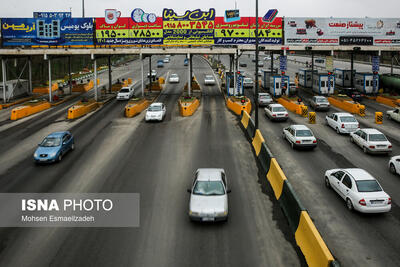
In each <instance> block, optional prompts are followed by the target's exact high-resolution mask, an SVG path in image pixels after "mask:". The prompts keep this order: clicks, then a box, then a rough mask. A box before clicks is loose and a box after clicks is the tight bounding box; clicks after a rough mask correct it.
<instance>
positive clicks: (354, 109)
mask: <svg viewBox="0 0 400 267" xmlns="http://www.w3.org/2000/svg"><path fill="white" fill-rule="evenodd" d="M328 101H329V103H330V104H331V105H333V106H335V107H338V108H340V109H343V110H345V111H347V112H350V113H353V114H358V115H360V116H365V106H364V105H360V104H358V103H357V104H354V103H352V102H353V101H352V100H342V99H338V98H336V97H328Z"/></svg>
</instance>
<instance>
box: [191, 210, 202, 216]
mask: <svg viewBox="0 0 400 267" xmlns="http://www.w3.org/2000/svg"><path fill="white" fill-rule="evenodd" d="M189 215H193V216H199V215H200V213H198V212H195V211H189Z"/></svg>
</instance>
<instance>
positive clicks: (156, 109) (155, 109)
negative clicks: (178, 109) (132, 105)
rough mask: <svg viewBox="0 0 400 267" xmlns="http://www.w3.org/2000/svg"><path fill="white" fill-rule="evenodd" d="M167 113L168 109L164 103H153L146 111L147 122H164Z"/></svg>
mask: <svg viewBox="0 0 400 267" xmlns="http://www.w3.org/2000/svg"><path fill="white" fill-rule="evenodd" d="M166 113H167V109H166V108H165V105H164V104H163V103H153V104H151V105H150V106H149V107H148V109H147V111H146V115H145V121H146V122H148V121H162V120H164V117H165V114H166Z"/></svg>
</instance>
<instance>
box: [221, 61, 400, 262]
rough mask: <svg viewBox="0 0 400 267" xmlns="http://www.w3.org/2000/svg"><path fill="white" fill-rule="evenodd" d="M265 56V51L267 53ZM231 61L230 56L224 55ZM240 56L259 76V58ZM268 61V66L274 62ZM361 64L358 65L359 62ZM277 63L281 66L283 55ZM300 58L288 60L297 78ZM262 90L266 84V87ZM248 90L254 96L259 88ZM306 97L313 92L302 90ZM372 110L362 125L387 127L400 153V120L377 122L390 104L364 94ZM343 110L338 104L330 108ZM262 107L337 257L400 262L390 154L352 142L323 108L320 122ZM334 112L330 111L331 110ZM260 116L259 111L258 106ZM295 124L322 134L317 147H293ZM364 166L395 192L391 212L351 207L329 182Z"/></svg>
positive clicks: (266, 126) (269, 138)
mask: <svg viewBox="0 0 400 267" xmlns="http://www.w3.org/2000/svg"><path fill="white" fill-rule="evenodd" d="M261 58H263V56H262V57H261ZM222 61H223V64H224V65H225V66H229V61H228V58H227V57H224V58H223V59H222ZM240 61H243V62H246V63H247V68H240V69H243V70H244V71H245V73H249V74H250V76H251V77H252V78H254V70H255V67H254V63H252V62H251V58H248V57H247V56H246V55H244V56H242V57H241V58H240ZM269 66H270V62H269V61H267V62H266V65H265V66H264V68H269ZM355 66H356V68H357V67H358V65H357V64H355ZM275 67H278V68H279V61H277V65H275ZM298 68H299V64H295V63H293V62H291V61H288V70H287V73H289V75H290V76H291V78H294V74H295V72H297V69H298ZM261 91H262V90H261ZM245 93H246V95H247V96H249V97H250V98H251V99H253V90H251V89H247V90H246V92H245ZM300 95H301V96H302V98H303V99H304V100H305V102H306V103H308V102H309V100H310V98H311V96H312V93H311V92H309V91H300ZM362 104H365V105H366V109H367V116H366V117H365V118H361V117H359V116H357V120H359V122H360V124H361V128H366V127H374V128H377V129H379V130H381V131H382V132H384V133H385V134H386V135H387V137H388V138H389V140H390V141H391V142H392V144H393V153H392V154H393V155H399V154H400V125H399V124H398V123H396V122H391V121H388V120H384V123H383V124H382V125H376V124H374V117H373V113H374V112H375V111H382V112H386V110H388V109H389V108H388V107H386V106H384V105H381V104H379V103H376V102H374V101H372V100H363V102H362ZM335 111H336V112H337V111H340V110H339V109H337V108H334V107H332V108H331V110H330V111H329V112H335ZM259 112H260V117H259V118H260V120H259V123H260V130H261V132H262V134H263V136H264V138H265V141H266V143H267V146H268V147H269V148H270V149H271V151H272V153H273V154H274V155H275V156H276V158H277V160H278V162H279V164H280V165H281V167H282V169H283V171H284V172H285V174H286V176H287V177H288V179H289V181H290V183H291V184H292V185H293V187H294V189H295V191H296V193H297V194H298V196H299V197H300V200H301V202H302V203H303V204H304V206H305V207H306V208H307V209H308V211H309V213H310V216H311V217H312V219H313V221H314V223H315V225H316V227H317V229H318V230H319V231H320V233H321V235H322V236H323V238H324V240H325V242H326V243H327V245H328V247H329V249H330V250H331V252H332V254H333V255H334V256H335V258H337V259H339V262H340V263H341V265H342V266H399V265H400V258H399V251H400V242H399V240H400V231H399V229H400V208H399V206H400V179H399V177H398V176H395V175H393V174H391V173H390V172H389V170H388V166H387V164H388V161H389V156H386V155H366V154H364V153H363V151H362V150H361V149H360V148H359V147H357V146H356V145H354V144H352V143H351V142H350V140H349V137H348V136H346V135H338V134H337V133H336V132H335V131H334V130H333V129H332V128H330V127H328V126H327V125H325V121H324V119H325V115H326V114H327V113H326V112H317V123H316V124H314V125H313V124H309V123H308V119H307V118H303V117H300V116H299V115H296V114H294V113H291V112H289V120H288V121H287V122H277V123H273V122H271V121H269V120H268V118H267V117H266V116H265V115H264V111H263V109H262V108H260V109H259ZM329 112H328V113H329ZM252 115H253V118H254V112H253V114H252ZM291 124H305V125H307V126H308V127H309V128H311V129H312V131H313V132H314V134H315V135H316V137H317V138H318V142H319V143H318V147H317V148H316V149H315V150H314V151H299V150H292V149H291V147H290V145H289V143H288V142H287V141H286V140H284V139H283V138H282V129H283V128H284V127H286V126H288V125H291ZM352 167H357V168H363V169H365V170H367V171H368V172H369V173H371V174H372V175H373V176H374V177H376V178H377V180H378V181H379V182H380V183H381V185H382V187H383V189H384V190H385V191H386V192H387V193H388V194H389V195H390V196H391V197H392V201H393V202H392V210H391V212H389V213H387V214H369V215H368V214H360V213H357V212H349V211H348V210H347V208H346V205H345V202H344V201H343V200H342V199H341V198H340V197H339V196H338V195H337V194H336V193H335V192H334V191H332V190H328V189H327V188H326V187H325V185H324V173H325V171H326V170H328V169H333V168H352Z"/></svg>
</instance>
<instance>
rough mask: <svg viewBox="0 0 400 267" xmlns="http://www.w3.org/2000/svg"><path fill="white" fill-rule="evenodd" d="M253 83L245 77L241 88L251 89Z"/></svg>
mask: <svg viewBox="0 0 400 267" xmlns="http://www.w3.org/2000/svg"><path fill="white" fill-rule="evenodd" d="M253 86H254V82H253V79H252V78H249V77H246V78H244V79H243V87H244V88H253Z"/></svg>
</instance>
